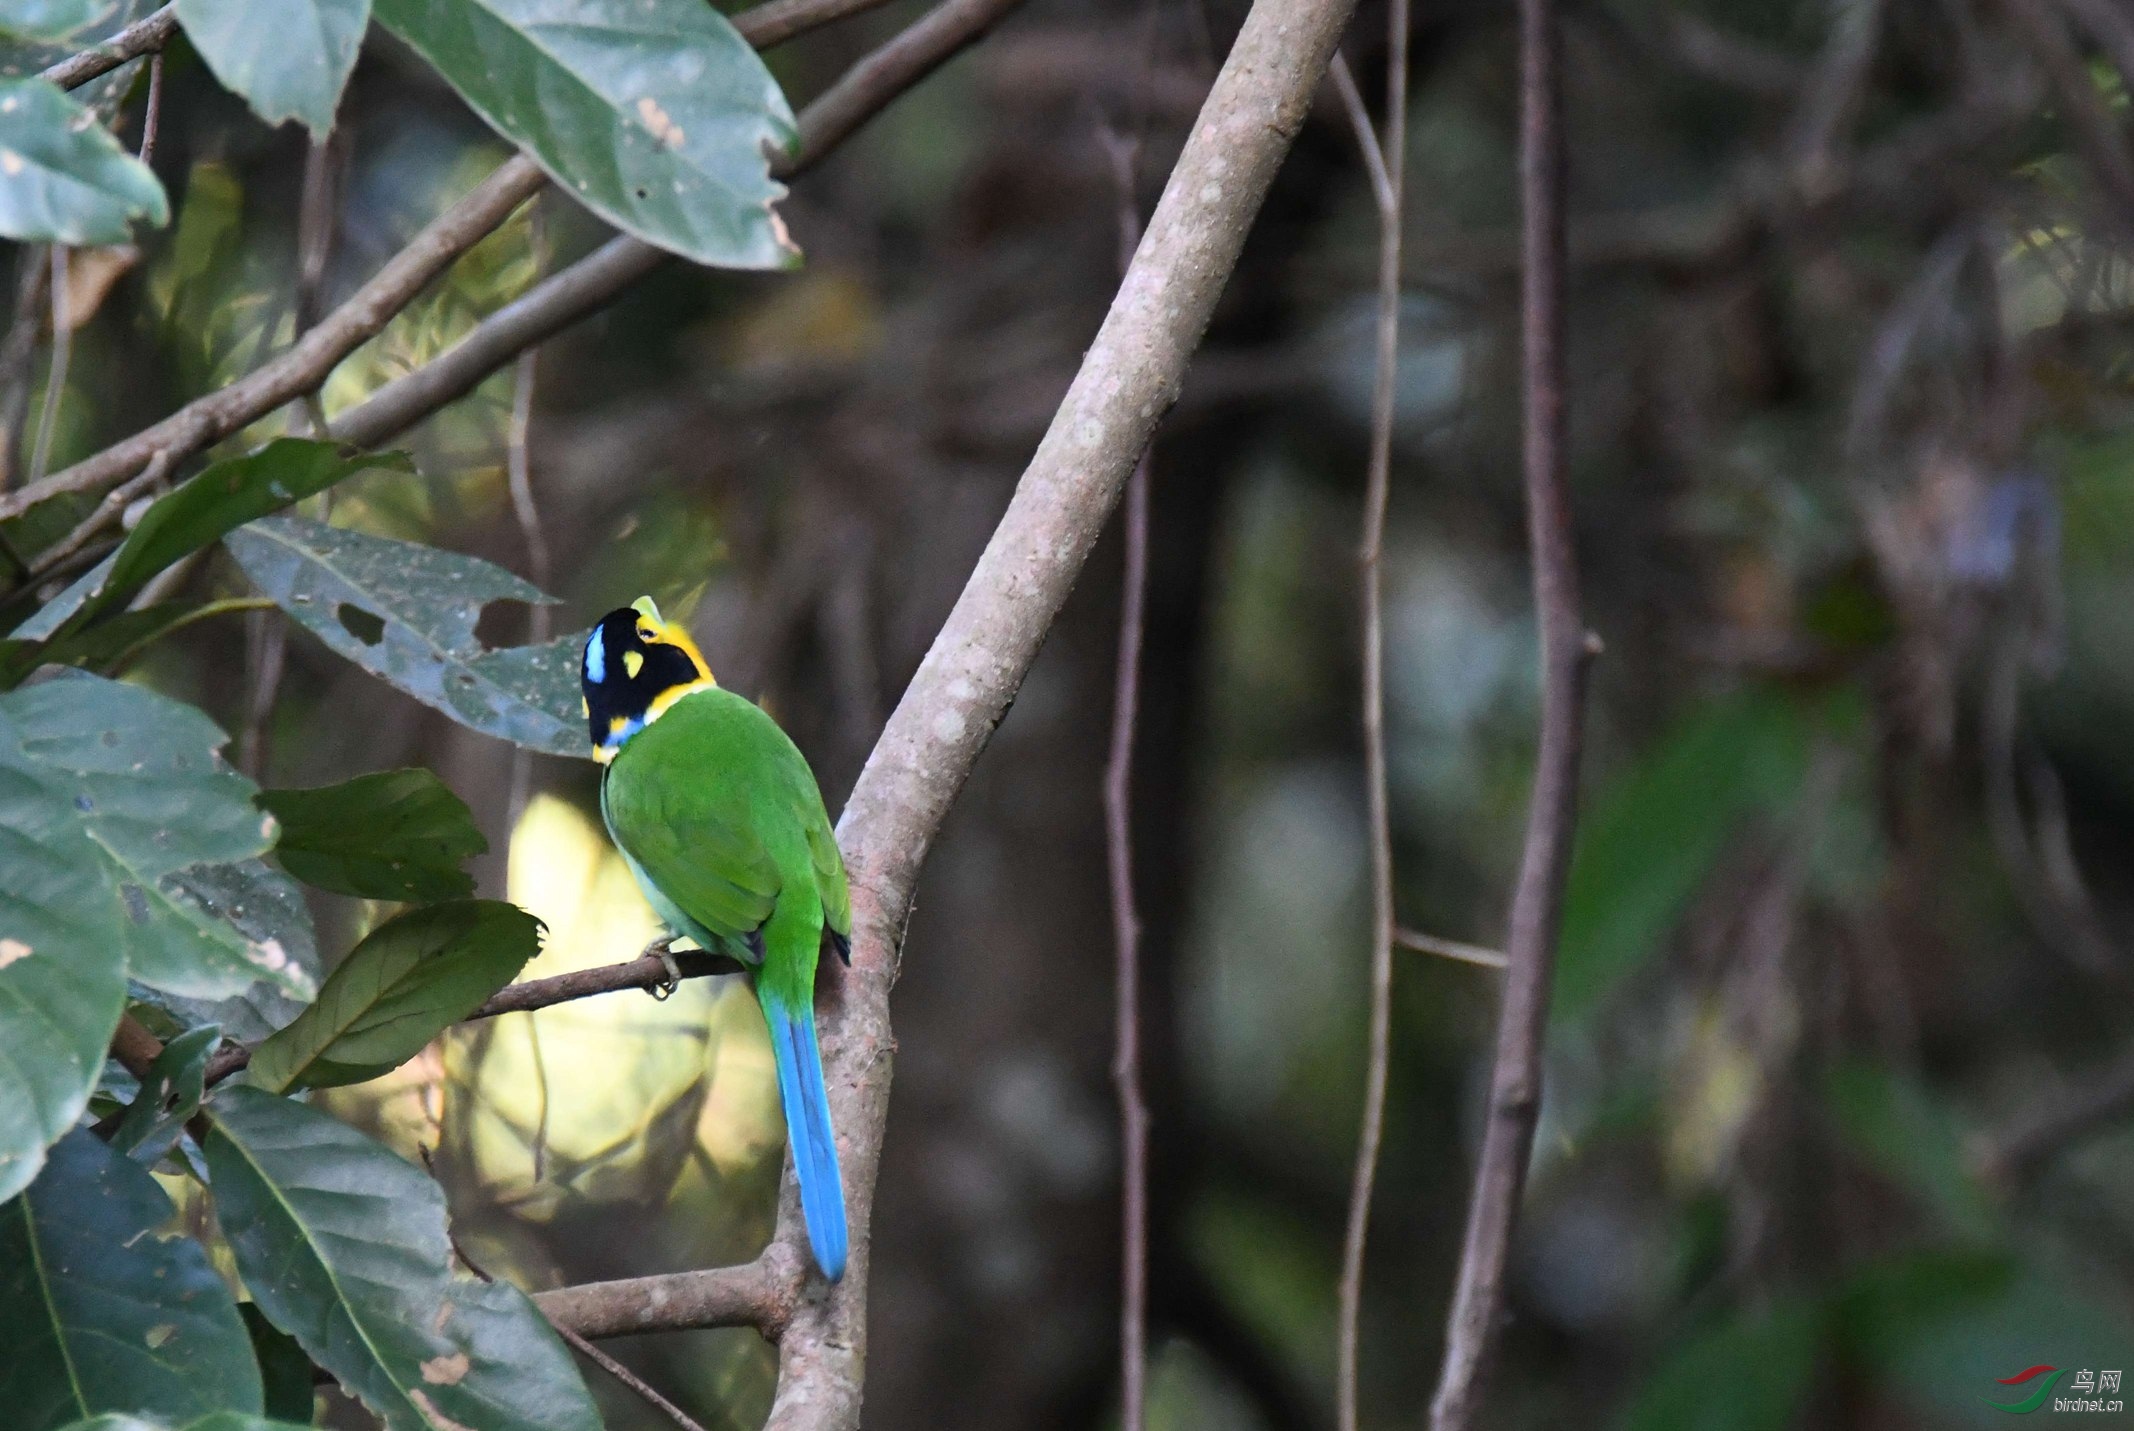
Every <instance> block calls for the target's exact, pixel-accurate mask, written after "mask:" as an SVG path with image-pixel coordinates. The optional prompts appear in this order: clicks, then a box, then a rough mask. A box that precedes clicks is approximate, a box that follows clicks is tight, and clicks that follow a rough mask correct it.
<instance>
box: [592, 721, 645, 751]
mask: <svg viewBox="0 0 2134 1431" xmlns="http://www.w3.org/2000/svg"><path fill="white" fill-rule="evenodd" d="M644 728H645V718H644V717H643V716H631V717H630V718H629V719H628V720H627V721H624V722H623V723H622V724H621V725H620V726H617V727H616V728H615V729H613V730H610V731H609V732H608V735H607V739H605V740H603V741H601V742H600V748H601V749H602V750H620V749H622V743H623V742H624V741H626V740H628V739H629V738H630V737H631V736H633V735H635V734H637V733H638V732H639V731H641V730H643V729H644Z"/></svg>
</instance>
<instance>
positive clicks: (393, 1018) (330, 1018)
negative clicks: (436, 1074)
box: [251, 899, 541, 1093]
mask: <svg viewBox="0 0 2134 1431" xmlns="http://www.w3.org/2000/svg"><path fill="white" fill-rule="evenodd" d="M540 951H541V921H540V920H538V919H535V918H534V917H533V916H532V915H530V914H528V913H527V912H526V911H525V910H523V909H520V908H519V907H518V906H517V905H513V904H505V903H503V902H502V901H500V900H489V899H468V900H455V901H453V902H451V903H449V904H433V905H430V906H428V907H426V908H423V909H416V910H410V911H409V912H408V913H406V914H403V915H401V916H400V917H399V918H398V919H393V920H388V921H387V922H386V923H384V924H382V925H380V926H378V928H376V929H375V930H373V931H371V934H370V936H369V937H368V938H366V939H365V940H364V941H363V942H362V943H361V944H358V945H357V946H356V947H355V949H354V950H353V951H351V952H350V954H349V956H348V957H347V958H346V959H343V960H342V961H341V962H340V963H339V964H338V965H336V966H335V967H334V971H333V973H331V974H329V975H328V976H327V978H326V985H325V987H324V988H322V989H320V990H319V997H318V1000H317V1002H315V1003H313V1004H312V1006H311V1007H310V1008H308V1009H306V1010H304V1012H303V1013H301V1014H299V1015H298V1016H297V1019H296V1022H295V1023H293V1024H291V1025H289V1027H287V1028H285V1029H283V1030H282V1031H281V1032H280V1033H277V1034H275V1035H274V1037H272V1038H270V1039H268V1040H267V1041H266V1042H265V1043H263V1044H261V1045H260V1046H259V1047H258V1048H257V1049H256V1050H254V1051H253V1054H252V1072H251V1077H252V1082H253V1083H255V1084H257V1085H258V1086H259V1087H261V1088H264V1089H267V1090H268V1091H269V1092H273V1093H280V1092H282V1091H283V1090H285V1089H289V1088H295V1087H299V1086H302V1087H309V1088H329V1087H333V1086H335V1085H337V1084H342V1083H361V1082H363V1081H364V1080H365V1079H370V1078H376V1077H377V1076H378V1075H379V1074H381V1073H385V1072H388V1071H390V1070H392V1069H394V1068H398V1067H399V1066H400V1065H401V1064H403V1063H405V1062H407V1061H408V1060H409V1059H411V1058H413V1057H414V1056H415V1055H416V1054H417V1053H419V1052H421V1051H422V1047H423V1045H424V1044H426V1043H428V1042H429V1041H430V1040H431V1039H433V1038H435V1037H436V1036H437V1035H438V1034H439V1033H440V1032H441V1031H442V1030H444V1029H446V1028H449V1027H451V1026H452V1025H453V1024H456V1023H458V1022H459V1021H460V1020H461V1019H463V1018H465V1017H466V1016H467V1015H469V1014H471V1013H473V1012H474V1011H475V1010H476V1009H478V1008H480V1007H481V1006H482V1002H483V1000H485V999H487V998H488V997H489V996H490V995H491V994H493V993H495V992H496V991H497V990H498V989H501V988H503V987H504V986H505V985H506V984H508V983H510V982H511V981H512V980H513V979H514V978H516V977H517V976H518V972H519V970H521V969H523V968H525V967H526V961H527V960H529V959H531V958H533V956H534V955H536V954H538V953H539V952H540Z"/></svg>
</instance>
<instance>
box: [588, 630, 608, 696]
mask: <svg viewBox="0 0 2134 1431" xmlns="http://www.w3.org/2000/svg"><path fill="white" fill-rule="evenodd" d="M585 678H586V679H587V680H588V681H591V682H592V683H593V684H594V685H596V686H597V685H599V684H600V683H601V682H602V681H605V680H606V679H607V678H608V643H607V638H606V634H605V633H604V632H602V631H601V629H600V628H599V627H598V626H595V627H594V628H593V634H592V635H590V636H588V637H586V638H585Z"/></svg>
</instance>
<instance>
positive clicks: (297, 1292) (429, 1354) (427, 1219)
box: [207, 1087, 600, 1431]
mask: <svg viewBox="0 0 2134 1431" xmlns="http://www.w3.org/2000/svg"><path fill="white" fill-rule="evenodd" d="M209 1109H210V1116H211V1117H212V1119H213V1121H214V1127H213V1129H212V1131H211V1132H210V1133H209V1135H208V1140H207V1159H208V1167H209V1169H210V1171H211V1173H212V1174H213V1177H214V1180H215V1203H216V1212H217V1215H218V1216H219V1218H220V1220H221V1223H222V1229H223V1232H224V1234H225V1235H226V1236H227V1237H228V1238H229V1241H230V1247H231V1250H232V1251H233V1252H234V1253H235V1254H236V1257H237V1267H238V1270H239V1272H240V1273H241V1274H242V1275H243V1277H244V1279H245V1285H246V1287H247V1288H249V1289H250V1290H251V1293H252V1297H253V1300H254V1301H256V1302H257V1303H258V1305H259V1309H260V1310H261V1311H262V1312H264V1313H265V1314H266V1316H267V1318H268V1319H269V1320H270V1321H272V1322H273V1323H274V1324H275V1325H276V1326H278V1327H280V1328H281V1329H282V1330H283V1331H286V1332H288V1333H289V1334H290V1335H291V1336H293V1337H295V1338H296V1339H297V1341H298V1342H300V1343H302V1345H303V1347H304V1350H305V1351H307V1352H309V1353H310V1354H311V1356H312V1359H313V1360H315V1361H316V1362H318V1364H319V1365H320V1366H322V1367H324V1368H325V1369H326V1370H327V1371H329V1372H331V1373H332V1374H333V1376H334V1378H335V1379H336V1380H338V1381H339V1382H340V1383H341V1385H342V1386H343V1387H345V1388H347V1389H348V1390H349V1391H350V1392H351V1393H352V1394H354V1395H355V1396H357V1397H359V1398H360V1399H361V1400H362V1401H363V1403H364V1404H365V1405H366V1406H368V1407H370V1408H371V1410H372V1411H373V1412H375V1413H376V1414H378V1415H379V1416H381V1417H383V1418H384V1420H385V1423H386V1425H387V1427H389V1428H390V1431H599V1427H600V1418H599V1416H598V1414H597V1413H596V1412H595V1411H594V1409H593V1403H592V1399H591V1398H590V1397H589V1396H588V1395H587V1393H586V1389H585V1384H584V1382H583V1381H581V1380H580V1379H579V1376H578V1372H577V1369H576V1368H575V1367H574V1366H573V1365H572V1363H571V1359H570V1354H569V1352H568V1351H566V1350H565V1349H564V1346H563V1343H562V1342H561V1341H560V1340H558V1339H557V1337H556V1334H555V1331H554V1330H553V1329H552V1328H551V1327H550V1326H549V1325H548V1323H547V1321H546V1320H545V1319H544V1318H543V1317H542V1316H541V1314H540V1312H538V1311H536V1310H535V1309H534V1305H533V1303H532V1302H530V1301H528V1300H527V1298H526V1296H525V1294H524V1293H522V1292H520V1291H519V1290H518V1289H517V1288H516V1287H513V1286H511V1285H509V1284H508V1283H502V1282H495V1283H490V1282H477V1281H474V1280H473V1279H471V1278H467V1277H460V1276H455V1275H453V1273H452V1271H451V1267H450V1263H449V1260H448V1258H449V1255H450V1251H449V1243H448V1239H447V1237H446V1233H445V1200H444V1194H443V1192H442V1191H440V1190H439V1188H438V1186H437V1184H436V1183H434V1182H432V1181H431V1180H430V1179H429V1178H428V1177H427V1176H426V1175H424V1174H423V1173H422V1172H421V1171H420V1170H419V1169H417V1168H414V1167H412V1166H410V1165H409V1164H408V1163H406V1162H404V1161H402V1160H401V1159H400V1158H398V1157H396V1156H395V1155H394V1154H392V1153H391V1152H389V1151H387V1150H386V1149H385V1148H382V1147H380V1146H379V1145H378V1144H376V1143H374V1142H372V1141H371V1140H370V1139H369V1138H366V1137H364V1136H363V1135H362V1134H361V1133H358V1132H357V1131H356V1130H355V1129H353V1128H351V1127H349V1126H347V1125H346V1124H344V1123H340V1122H337V1121H335V1120H334V1119H332V1118H329V1117H328V1116H327V1115H325V1114H324V1113H321V1112H319V1111H317V1110H316V1109H313V1108H307V1107H306V1106H304V1105H303V1104H301V1103H297V1102H295V1101H293V1100H291V1099H287V1098H278V1097H276V1096H274V1095H273V1094H271V1093H264V1092H262V1091H260V1090H259V1089H256V1088H245V1087H237V1088H228V1089H224V1090H223V1091H221V1092H220V1093H218V1094H217V1095H216V1097H215V1098H214V1100H213V1101H212V1102H211V1103H210V1104H209Z"/></svg>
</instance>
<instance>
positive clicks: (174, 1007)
mask: <svg viewBox="0 0 2134 1431" xmlns="http://www.w3.org/2000/svg"><path fill="white" fill-rule="evenodd" d="M181 879H182V880H183V882H184V885H185V887H186V889H187V890H188V891H189V893H190V894H191V896H192V897H193V898H194V899H196V900H198V901H200V902H201V903H202V904H204V905H208V906H211V907H213V908H214V909H217V910H220V911H222V917H223V918H225V919H227V920H229V922H230V923H231V924H232V925H233V926H234V927H235V928H236V930H237V932H238V933H239V934H241V935H243V936H244V937H245V938H246V939H248V940H250V941H251V942H252V943H254V944H256V945H259V946H260V947H262V948H274V949H278V950H280V951H281V953H282V955H283V957H285V958H286V959H287V960H288V961H289V965H290V968H291V969H292V970H293V971H294V972H295V974H296V975H297V978H296V979H295V980H294V981H289V982H286V983H284V984H268V983H259V984H254V985H253V986H252V987H251V988H249V989H246V990H244V991H243V992H242V993H238V994H232V995H229V996H228V997H225V998H187V997H183V996H178V995H173V994H169V993H165V992H164V991H162V990H160V989H150V988H147V987H145V986H141V985H136V986H135V987H134V988H133V989H132V990H131V992H132V994H133V997H135V998H137V999H142V1000H145V1001H146V1002H149V1003H153V1004H155V1005H156V1006H157V1007H159V1008H162V1009H164V1010H166V1011H168V1012H169V1013H170V1014H172V1015H173V1016H174V1017H175V1018H176V1019H177V1020H178V1022H179V1023H181V1024H184V1025H188V1026H191V1025H197V1024H220V1025H221V1026H222V1032H223V1034H224V1035H225V1036H227V1037H229V1038H233V1039H236V1040H237V1041H238V1042H239V1043H246V1044H256V1043H258V1042H259V1041H260V1040H261V1039H263V1038H265V1037H266V1036H267V1035H268V1034H271V1033H273V1032H274V1031H275V1030H276V1029H278V1028H281V1027H282V1026H284V1025H285V1024H287V1023H288V1022H289V1021H290V1020H291V1019H293V1018H295V1017H296V1016H297V1015H298V1014H299V1013H302V1012H303V1010H304V1006H305V1005H306V1004H307V1003H309V1002H310V999H311V995H312V993H313V992H314V991H315V990H316V989H317V987H318V978H319V952H318V943H317V938H316V936H315V935H314V934H313V932H312V928H311V909H310V907H309V906H308V905H306V904H305V903H304V892H303V890H302V889H301V888H300V887H299V886H298V885H297V883H296V881H295V880H293V879H291V878H289V876H287V875H285V874H283V873H282V872H281V871H280V870H278V869H275V868H273V867H272V866H270V865H269V864H267V862H266V861H264V860H243V861H240V862H239V863H237V864H233V865H198V866H195V867H194V868H192V869H190V870H187V871H185V873H184V874H183V876H181ZM291 988H294V989H295V991H296V993H297V994H300V995H301V996H302V997H301V998H295V997H292V996H291V993H290V989H291Z"/></svg>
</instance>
